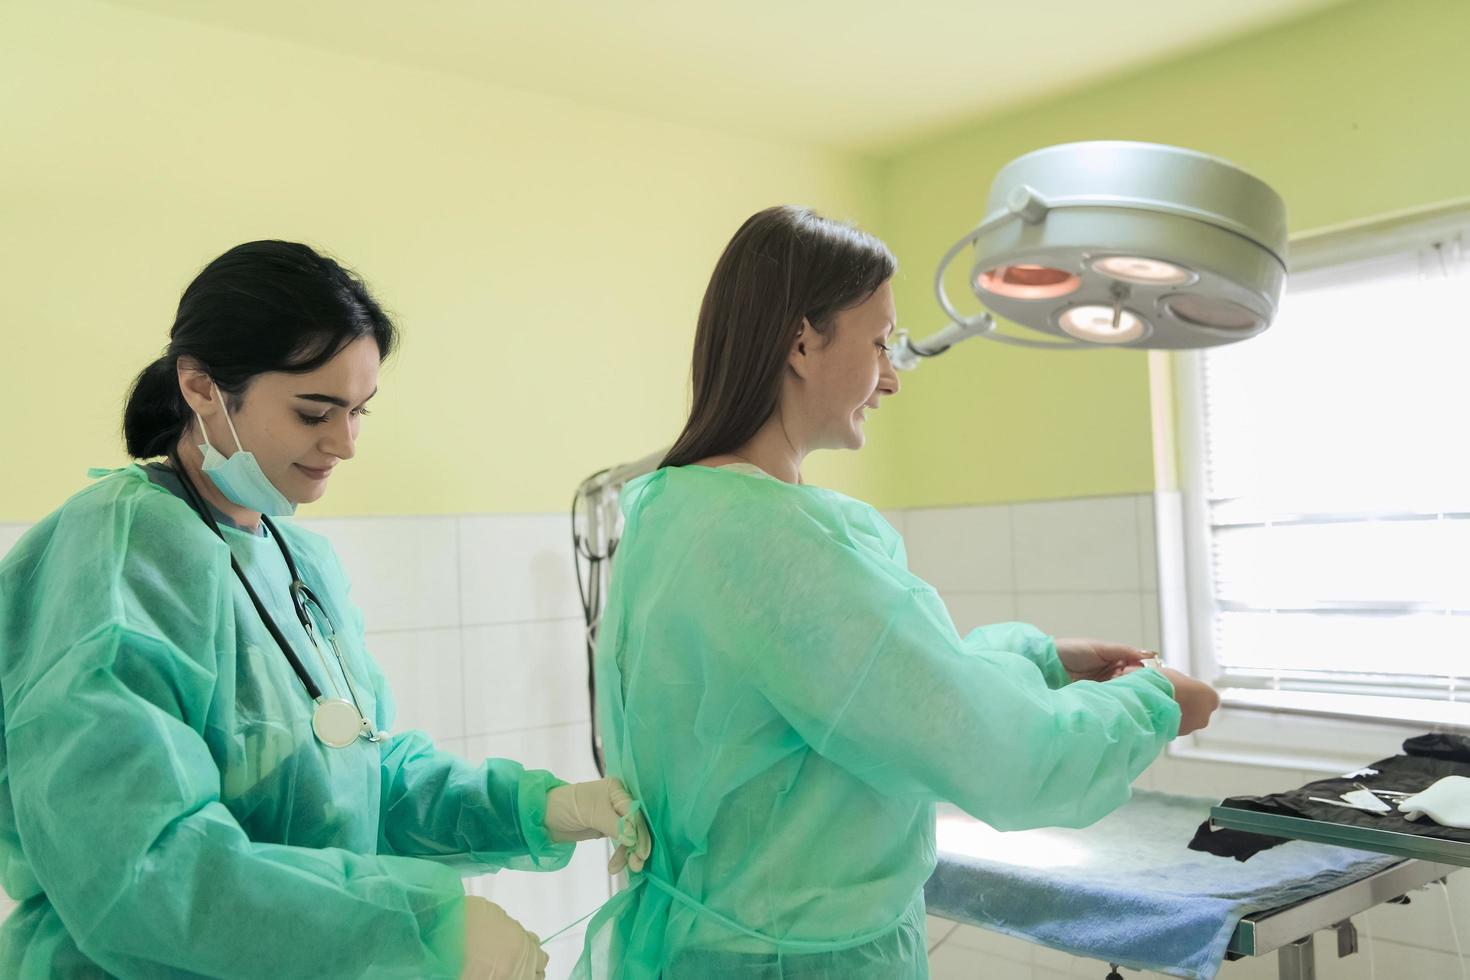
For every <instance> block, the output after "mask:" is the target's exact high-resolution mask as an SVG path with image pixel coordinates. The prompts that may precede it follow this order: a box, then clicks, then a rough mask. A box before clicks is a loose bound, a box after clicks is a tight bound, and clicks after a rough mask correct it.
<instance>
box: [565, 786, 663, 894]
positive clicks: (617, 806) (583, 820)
mask: <svg viewBox="0 0 1470 980" xmlns="http://www.w3.org/2000/svg"><path fill="white" fill-rule="evenodd" d="M633 812H634V807H633V798H632V797H631V796H629V795H628V790H627V788H626V787H624V786H623V782H622V780H620V779H597V780H594V781H592V782H590V783H572V784H570V785H567V786H558V787H557V788H556V789H554V790H552V791H551V792H550V793H547V794H546V830H547V832H548V833H549V834H550V835H551V839H552V840H554V841H556V842H557V843H561V844H564V843H567V842H568V841H574V840H593V839H594V838H598V837H609V838H611V839H612V840H613V841H615V842H616V843H617V845H618V849H617V850H616V851H614V852H613V856H612V860H611V861H609V862H608V863H607V871H608V874H617V873H618V872H619V871H622V870H623V868H625V867H626V868H629V869H630V870H632V871H642V870H643V865H644V863H645V862H646V861H647V860H648V854H649V852H650V851H651V850H653V835H652V834H651V833H649V830H648V821H647V820H644V819H643V813H642V812H641V811H639V812H637V813H636V814H635V815H634V816H633V817H632V818H629V817H628V814H629V813H633Z"/></svg>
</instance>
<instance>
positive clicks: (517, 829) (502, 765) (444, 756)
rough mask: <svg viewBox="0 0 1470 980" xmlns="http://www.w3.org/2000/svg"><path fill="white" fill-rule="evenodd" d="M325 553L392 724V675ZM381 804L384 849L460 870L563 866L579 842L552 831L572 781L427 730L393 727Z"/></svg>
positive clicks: (383, 720)
mask: <svg viewBox="0 0 1470 980" xmlns="http://www.w3.org/2000/svg"><path fill="white" fill-rule="evenodd" d="M323 551H324V554H321V555H320V556H319V560H320V561H321V562H322V565H323V566H324V567H325V568H328V569H330V574H331V575H334V576H335V577H336V580H337V583H338V588H339V589H340V594H341V595H342V596H343V597H344V603H345V605H346V606H347V615H348V616H349V617H350V618H351V622H352V632H353V635H354V637H355V639H356V644H357V649H359V650H362V651H364V658H363V659H364V662H365V663H366V665H367V670H368V673H369V675H370V679H371V682H372V685H373V688H374V692H375V694H376V695H377V706H378V707H377V719H376V721H377V726H378V728H379V729H382V730H386V731H392V730H393V718H394V714H395V708H394V702H393V696H392V693H391V691H390V690H389V686H388V681H387V678H386V677H384V676H383V673H382V671H381V670H380V669H379V668H378V666H377V663H376V662H375V661H374V660H373V658H372V657H371V655H368V654H367V643H366V625H365V622H364V620H363V616H362V611H361V610H360V609H359V608H358V607H357V604H356V603H354V602H352V601H351V599H350V596H349V593H350V586H349V584H348V580H347V575H346V572H345V571H344V570H343V569H342V566H341V563H340V562H339V560H338V559H337V556H336V554H335V552H332V551H331V550H330V548H325V546H323ZM381 757H382V763H381V774H382V808H381V811H380V817H379V824H378V850H379V852H380V853H383V854H397V855H400V856H403V857H420V858H430V859H432V860H436V861H440V862H442V863H444V864H449V865H453V866H455V867H457V868H459V869H460V870H461V871H466V872H468V871H495V870H498V869H501V868H508V869H511V870H514V871H556V870H558V869H560V868H564V867H566V865H567V863H568V862H569V861H571V858H572V852H573V851H574V849H575V848H576V844H556V843H553V842H552V840H551V838H550V836H549V835H548V834H547V832H546V794H547V793H549V792H550V791H551V790H552V789H555V788H556V787H557V786H564V785H566V784H565V783H564V782H563V781H562V780H560V779H557V778H556V777H555V776H553V775H552V774H551V773H549V772H546V771H544V770H540V769H529V770H528V769H526V768H524V767H523V766H521V764H520V763H518V762H512V761H511V760H509V759H486V760H485V761H483V762H480V763H478V764H477V763H471V762H468V761H466V760H464V759H462V758H460V757H458V756H456V755H453V754H451V753H449V752H443V751H440V750H438V749H436V748H435V747H434V744H433V741H432V740H431V739H430V738H429V736H428V735H426V734H425V733H423V732H420V731H407V732H400V733H398V734H395V735H393V736H392V737H391V738H389V739H388V740H387V741H386V742H384V743H383V745H382V749H381Z"/></svg>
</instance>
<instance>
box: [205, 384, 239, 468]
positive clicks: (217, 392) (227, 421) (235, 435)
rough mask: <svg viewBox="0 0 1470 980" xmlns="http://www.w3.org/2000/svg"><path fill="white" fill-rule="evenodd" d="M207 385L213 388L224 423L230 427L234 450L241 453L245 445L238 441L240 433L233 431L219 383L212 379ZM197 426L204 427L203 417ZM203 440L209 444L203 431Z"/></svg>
mask: <svg viewBox="0 0 1470 980" xmlns="http://www.w3.org/2000/svg"><path fill="white" fill-rule="evenodd" d="M209 387H210V388H212V389H214V396H215V397H216V398H218V399H219V407H220V408H222V409H223V410H224V413H225V425H228V426H229V427H230V437H231V438H232V439H234V440H235V452H237V453H243V452H244V451H245V446H244V445H243V444H242V443H241V442H240V433H238V432H236V431H235V422H234V420H233V419H231V418H230V406H228V405H226V404H225V396H224V395H223V394H221V393H220V390H219V385H217V384H215V383H214V382H213V381H211V382H210V383H209ZM194 414H195V415H196V416H197V415H198V414H199V413H197V412H196V413H194ZM199 427H200V428H201V429H202V428H204V420H203V419H200V420H199ZM204 442H205V444H206V445H208V444H209V434H208V433H205V436H204Z"/></svg>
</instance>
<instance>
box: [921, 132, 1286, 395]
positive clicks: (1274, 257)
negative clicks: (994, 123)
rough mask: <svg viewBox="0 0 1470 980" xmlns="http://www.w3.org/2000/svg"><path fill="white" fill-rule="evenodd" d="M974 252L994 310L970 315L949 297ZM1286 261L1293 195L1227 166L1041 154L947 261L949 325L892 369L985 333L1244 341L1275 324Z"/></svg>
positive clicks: (994, 187) (1158, 345) (1071, 343)
mask: <svg viewBox="0 0 1470 980" xmlns="http://www.w3.org/2000/svg"><path fill="white" fill-rule="evenodd" d="M966 253H968V259H967V262H968V265H969V270H970V272H969V277H968V279H967V282H968V284H969V287H970V290H971V292H972V293H973V294H974V296H975V298H976V299H977V300H979V302H980V304H981V306H982V307H983V308H982V309H981V310H979V311H977V312H975V313H971V314H966V313H962V312H961V311H960V310H959V309H957V308H956V305H955V303H954V302H953V301H952V300H951V299H950V297H949V295H948V293H947V291H946V286H945V283H946V273H947V272H948V270H949V268H950V267H951V266H952V265H953V264H954V263H955V261H956V260H958V259H959V258H960V257H961V256H962V255H965V254H966ZM1285 255H1286V208H1285V205H1284V204H1283V203H1282V200H1281V197H1280V196H1279V195H1278V194H1277V193H1276V192H1275V191H1273V190H1272V189H1271V188H1270V187H1269V186H1267V185H1266V184H1265V183H1263V182H1262V181H1260V180H1258V179H1257V178H1255V177H1253V176H1251V175H1250V174H1248V173H1246V172H1245V171H1244V170H1241V169H1240V168H1239V167H1236V166H1235V165H1233V164H1231V163H1228V162H1226V161H1225V160H1221V159H1220V158H1218V157H1213V156H1209V155H1207V154H1204V153H1198V152H1195V151H1193V150H1186V149H1181V148H1179V147H1174V146H1163V145H1160V144H1156V143H1130V142H1121V141H1099V142H1087V143H1067V144H1063V145H1061V146H1052V147H1047V148H1045V149H1041V150H1036V151H1035V152H1032V153H1028V154H1026V155H1024V156H1021V157H1018V158H1017V159H1015V160H1013V161H1011V162H1010V163H1008V164H1007V165H1006V166H1005V167H1003V168H1001V170H1000V172H999V173H998V174H997V175H996V177H995V180H994V182H993V183H992V184H991V187H990V194H989V197H988V198H987V202H986V207H985V213H984V217H983V219H982V220H981V221H980V223H979V224H978V225H977V226H976V227H975V228H973V229H972V230H971V231H969V232H968V233H966V235H965V236H964V237H963V238H961V239H960V240H959V241H958V242H956V243H955V244H954V245H953V246H952V247H951V248H950V249H949V251H948V252H947V253H946V254H945V256H944V258H943V259H942V260H941V261H940V264H939V269H938V271H937V272H936V274H935V278H934V291H935V296H936V297H937V299H938V301H939V305H940V308H941V309H943V310H944V312H945V314H946V315H947V316H948V317H949V320H950V323H949V325H948V326H946V327H945V328H944V329H942V330H941V331H939V333H937V334H936V335H934V336H932V337H928V338H926V339H925V340H923V341H913V340H911V339H910V338H908V337H907V335H903V336H901V337H900V338H899V343H898V349H897V350H896V351H895V354H894V363H895V364H897V365H898V366H899V367H913V366H914V365H916V364H917V363H918V359H919V358H920V357H925V356H930V355H933V354H938V353H940V352H942V351H944V350H947V349H948V348H949V347H950V346H952V345H953V344H955V343H957V342H958V341H960V340H964V339H966V338H968V337H974V336H979V337H985V338H987V339H990V340H995V341H999V342H1002V343H1008V344H1016V345H1020V346H1026V347H1044V348H1055V349H1062V350H1068V349H1072V350H1075V349H1086V348H1096V347H1132V348H1145V349H1162V350H1182V349H1189V348H1198V347H1213V346H1217V345H1220V344H1228V343H1233V342H1235V341H1239V340H1244V339H1246V338H1248V337H1251V336H1254V335H1255V334H1258V333H1260V332H1261V331H1262V330H1265V329H1266V328H1267V327H1268V326H1270V324H1271V321H1272V320H1273V319H1274V318H1275V316H1276V310H1277V306H1278V304H1279V303H1280V300H1281V292H1282V289H1283V287H1284V286H1285V282H1286V260H1285ZM999 320H1004V321H1008V322H1009V323H1011V324H1015V325H1018V326H1019V327H1021V328H1024V329H1023V330H1020V331H1003V330H1001V329H1000V328H999V323H998V321H999Z"/></svg>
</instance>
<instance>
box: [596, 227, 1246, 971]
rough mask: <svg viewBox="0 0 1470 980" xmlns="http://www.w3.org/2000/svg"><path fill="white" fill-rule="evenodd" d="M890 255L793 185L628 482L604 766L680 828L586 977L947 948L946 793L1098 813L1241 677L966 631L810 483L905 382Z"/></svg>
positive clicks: (1024, 821) (1020, 627) (656, 818)
mask: <svg viewBox="0 0 1470 980" xmlns="http://www.w3.org/2000/svg"><path fill="white" fill-rule="evenodd" d="M894 268H895V262H894V259H893V256H892V255H891V254H890V253H889V251H888V249H887V248H886V247H885V246H884V245H883V244H882V243H881V242H879V241H878V240H877V239H875V238H873V237H872V236H870V235H867V234H865V233H863V232H861V231H858V230H857V229H854V228H852V227H849V226H847V225H843V224H839V223H837V222H833V221H829V220H827V219H824V218H822V217H820V216H818V215H816V214H813V213H812V212H810V211H806V210H803V209H799V208H790V207H782V208H771V209H769V210H766V211H762V212H760V213H759V214H756V215H754V216H753V217H751V218H750V219H749V220H748V221H746V223H745V224H744V226H742V227H741V228H740V230H739V231H738V232H736V234H735V237H734V239H732V240H731V242H730V244H729V245H728V247H727V248H726V249H725V252H724V254H723V255H721V257H720V259H719V262H718V263H717V265H716V266H715V271H714V275H713V277H712V278H711V280H710V284H709V288H708V290H707V291H706V293H705V297H704V303H703V305H702V306H701V308H700V312H699V322H698V327H697V330H696V333H695V341H694V365H693V388H694V397H693V403H692V406H691V409H690V413H689V421H688V424H687V425H686V426H685V428H684V431H683V433H682V434H681V435H680V436H679V438H678V441H677V442H676V443H675V444H674V446H673V448H672V449H671V450H670V452H669V454H668V456H667V458H666V459H665V460H664V462H663V466H662V468H660V469H659V470H658V471H656V472H655V473H653V474H650V475H649V476H646V477H643V478H641V479H639V480H637V481H634V482H633V483H631V484H629V486H628V487H627V488H626V490H625V491H624V495H623V511H624V515H625V518H626V523H625V527H624V533H623V537H622V541H621V544H620V545H619V548H618V554H617V558H616V562H615V565H614V574H613V578H612V589H611V593H610V595H609V598H608V603H607V609H606V612H605V614H604V618H603V622H602V627H601V631H600V636H601V638H602V642H601V645H600V646H599V649H598V651H597V664H596V669H597V690H598V696H599V704H598V714H599V718H600V719H601V729H602V731H601V734H602V738H603V747H604V751H605V753H606V759H607V767H608V773H609V775H615V776H619V777H621V778H622V779H623V780H624V782H625V783H626V784H627V786H628V788H629V790H630V791H631V792H632V793H633V795H634V796H635V797H636V798H637V799H638V800H639V802H640V804H641V805H642V807H643V809H644V812H645V813H646V814H647V817H648V821H649V824H650V825H651V827H652V828H653V831H654V835H655V837H656V838H657V839H658V842H659V846H658V848H657V850H655V851H654V853H653V857H652V858H651V860H650V861H649V863H648V865H647V867H646V868H645V869H644V872H643V873H642V874H635V875H634V876H633V887H632V888H630V889H628V890H627V891H624V892H623V893H621V894H619V895H618V896H616V897H615V898H614V899H613V900H612V902H611V903H609V905H608V906H606V907H605V908H604V909H603V910H602V911H601V912H600V913H599V917H598V918H597V919H596V920H594V922H593V924H592V925H591V927H590V928H589V930H588V935H587V945H586V948H585V949H584V952H583V958H582V961H581V962H580V964H579V974H578V975H580V976H584V977H586V976H591V977H598V978H601V977H630V978H648V980H652V978H657V977H662V978H663V980H686V978H720V977H738V978H741V980H768V978H770V980H774V978H798V977H799V978H802V980H897V978H913V977H924V976H927V975H928V966H927V959H926V945H925V934H924V898H923V887H924V882H925V880H926V879H927V878H928V877H929V875H930V873H931V872H932V871H933V868H934V861H935V841H934V820H935V812H934V805H935V803H936V802H939V801H949V802H952V803H955V804H958V805H959V806H961V807H963V808H964V809H965V810H966V811H968V812H969V813H971V814H973V815H975V816H976V817H979V818H980V819H982V820H985V821H987V822H989V823H990V824H991V825H993V826H995V827H997V828H1000V829H1007V830H1009V829H1019V828H1024V827H1040V826H1047V825H1061V826H1081V825H1084V824H1087V823H1090V822H1092V821H1095V820H1097V819H1098V818H1099V817H1101V816H1103V815H1104V814H1106V813H1107V812H1108V811H1110V810H1112V809H1113V808H1115V807H1117V806H1118V805H1120V804H1121V803H1123V802H1124V801H1125V800H1126V799H1127V798H1128V794H1129V785H1130V783H1131V782H1132V781H1133V779H1134V778H1135V777H1136V776H1137V775H1138V774H1139V773H1140V772H1142V771H1143V769H1144V768H1145V767H1146V766H1147V765H1148V764H1149V763H1150V762H1151V761H1152V760H1153V759H1154V758H1155V756H1157V754H1158V753H1159V750H1160V749H1161V748H1162V746H1163V745H1164V743H1165V742H1167V741H1168V740H1169V739H1171V738H1173V737H1174V736H1175V735H1176V734H1177V733H1178V732H1180V731H1190V730H1193V729H1195V728H1198V727H1201V726H1202V725H1204V724H1205V722H1206V721H1207V719H1208V717H1209V714H1210V712H1211V711H1213V709H1214V707H1215V705H1216V704H1217V703H1218V699H1217V698H1216V696H1215V694H1214V692H1213V691H1212V690H1210V689H1209V688H1208V687H1206V686H1205V685H1203V684H1200V683H1199V682H1198V681H1194V680H1192V679H1190V678H1187V677H1185V676H1184V675H1182V674H1178V673H1176V672H1173V671H1167V670H1155V669H1139V667H1140V665H1141V664H1142V663H1143V662H1144V660H1145V659H1146V658H1147V657H1148V656H1149V655H1148V654H1146V653H1145V652H1144V651H1141V650H1135V649H1133V648H1131V647H1126V646H1122V645H1119V644H1109V643H1101V642H1096V641H1088V640H1055V641H1054V640H1053V639H1052V638H1051V637H1049V636H1046V635H1045V634H1043V633H1042V632H1041V631H1040V630H1037V629H1036V628H1034V627H1031V626H1027V625H1024V624H1020V623H1007V624H1001V625H997V626H989V627H985V628H982V629H979V630H976V631H974V632H973V633H971V634H970V635H968V636H966V637H961V636H960V635H959V634H958V633H957V632H956V631H955V627H954V625H953V623H952V622H951V620H950V618H949V615H948V613H947V612H946V611H945V608H944V605H943V603H942V602H941V601H940V599H939V597H938V595H937V594H936V593H935V591H934V589H933V588H931V587H930V586H929V585H927V584H926V583H924V582H923V581H921V580H920V579H918V578H917V577H915V576H914V575H913V574H911V573H910V572H909V570H908V568H907V564H906V561H905V558H904V551H903V543H902V541H901V540H900V539H899V536H898V534H897V533H895V532H894V530H893V529H892V528H891V527H890V526H889V525H888V524H887V522H886V521H884V520H883V518H882V517H881V516H880V515H879V514H878V512H877V511H875V510H874V509H873V508H872V507H869V506H868V505H866V504H863V503H860V502H859V501H856V500H853V499H851V498H849V497H845V496H843V495H841V494H837V493H833V492H831V491H829V490H824V489H821V488H818V487H814V486H810V485H808V484H806V483H805V482H804V481H803V479H802V463H803V461H804V460H805V458H806V456H807V455H808V454H809V453H811V452H813V451H815V450H819V449H858V448H860V447H861V446H862V445H863V441H864V435H863V425H864V421H865V419H866V416H867V414H868V413H869V412H871V411H874V410H876V409H877V408H878V407H879V405H880V404H881V401H882V399H884V398H885V397H890V396H892V395H895V394H897V392H898V390H899V382H898V377H897V376H896V374H895V373H894V370H893V366H892V365H891V364H890V363H889V361H888V342H889V339H890V337H891V334H892V330H893V327H894V320H895V313H894V305H893V294H892V291H891V287H890V280H891V278H892V276H893V272H894ZM984 560H985V556H983V555H977V556H976V561H984ZM1060 914H1064V913H1060Z"/></svg>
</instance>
